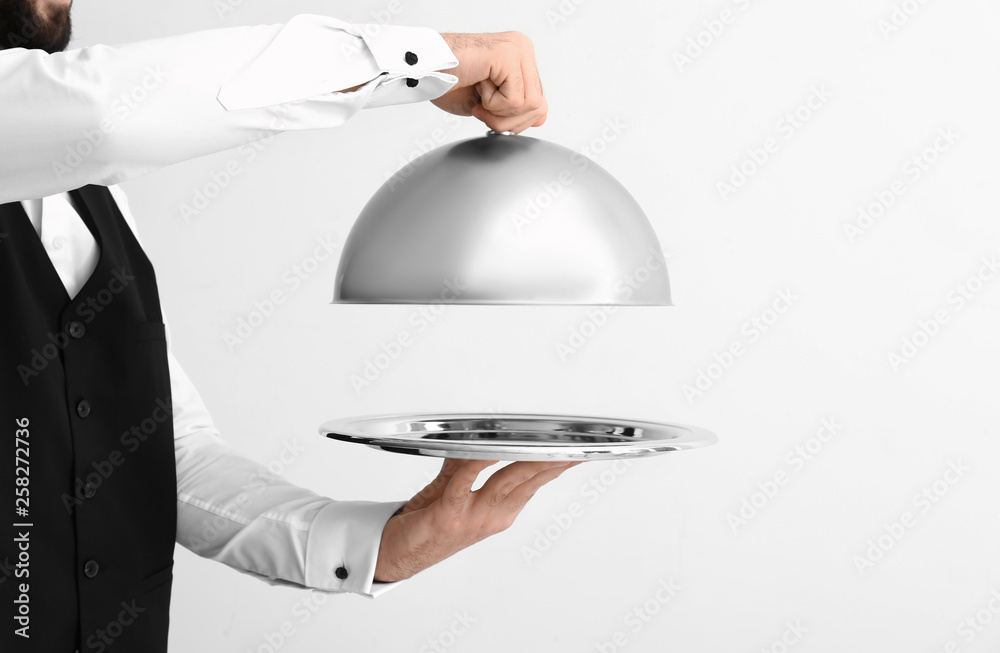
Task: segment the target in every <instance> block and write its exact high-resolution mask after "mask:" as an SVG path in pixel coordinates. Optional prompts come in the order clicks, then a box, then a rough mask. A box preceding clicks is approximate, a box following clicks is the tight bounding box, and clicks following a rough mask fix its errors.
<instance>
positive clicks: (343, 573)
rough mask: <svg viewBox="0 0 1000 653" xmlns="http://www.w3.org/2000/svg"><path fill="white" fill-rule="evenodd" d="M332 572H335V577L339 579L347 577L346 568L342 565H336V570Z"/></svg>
mask: <svg viewBox="0 0 1000 653" xmlns="http://www.w3.org/2000/svg"><path fill="white" fill-rule="evenodd" d="M333 573H335V574H337V578H339V579H340V580H344V579H345V578H347V569H345V568H344V567H337V571H335V572H333Z"/></svg>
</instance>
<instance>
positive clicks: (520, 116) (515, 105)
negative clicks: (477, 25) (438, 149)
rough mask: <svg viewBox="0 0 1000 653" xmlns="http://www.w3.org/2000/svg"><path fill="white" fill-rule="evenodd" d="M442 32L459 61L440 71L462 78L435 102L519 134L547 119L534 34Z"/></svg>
mask: <svg viewBox="0 0 1000 653" xmlns="http://www.w3.org/2000/svg"><path fill="white" fill-rule="evenodd" d="M441 36H442V38H444V40H445V42H447V43H448V46H449V47H451V50H452V52H454V53H455V56H456V57H457V58H458V61H459V62H460V63H459V64H458V67H457V68H451V69H449V70H444V71H442V72H446V73H450V74H452V75H455V76H456V77H458V83H457V84H455V86H454V87H453V88H452V89H451V90H450V91H448V92H447V93H445V94H444V95H442V96H441V97H439V98H438V99H436V100H434V104H436V105H437V106H438V107H440V108H441V109H444V110H445V111H448V112H449V113H454V114H457V115H460V116H475V117H476V118H478V119H479V120H482V121H483V122H484V123H486V124H487V125H488V126H489V128H490V129H492V130H494V131H498V132H499V131H512V132H516V133H518V132H522V131H524V130H525V129H527V128H528V127H540V126H541V125H542V124H543V123H544V122H545V117H546V115H547V114H548V110H549V107H548V103H546V101H545V94H544V93H543V92H542V81H541V79H540V78H539V76H538V67H537V66H536V65H535V48H534V46H533V45H532V43H531V39H529V38H528V37H527V36H525V35H524V34H521V33H520V32H501V33H499V34H442V35H441Z"/></svg>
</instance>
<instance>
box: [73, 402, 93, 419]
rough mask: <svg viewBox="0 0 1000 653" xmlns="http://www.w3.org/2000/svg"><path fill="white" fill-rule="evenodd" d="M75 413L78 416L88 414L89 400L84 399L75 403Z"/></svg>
mask: <svg viewBox="0 0 1000 653" xmlns="http://www.w3.org/2000/svg"><path fill="white" fill-rule="evenodd" d="M76 414H77V415H79V416H80V417H86V416H87V415H89V414H90V402H89V401H87V400H86V399H84V400H83V401H81V402H80V403H78V404H77V405H76Z"/></svg>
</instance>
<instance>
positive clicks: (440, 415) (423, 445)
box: [318, 412, 718, 460]
mask: <svg viewBox="0 0 1000 653" xmlns="http://www.w3.org/2000/svg"><path fill="white" fill-rule="evenodd" d="M477 418H478V419H491V418H492V419H508V420H516V419H525V420H531V419H538V420H550V421H555V420H559V421H575V422H595V423H608V424H614V425H621V426H625V427H642V428H647V429H648V428H653V427H655V428H659V429H663V428H669V429H679V430H681V431H683V432H684V433H683V434H682V435H680V436H679V437H678V438H675V439H662V440H654V439H649V440H642V439H640V440H633V441H624V442H593V443H588V442H576V443H574V442H560V443H552V442H531V441H525V442H519V441H507V442H505V441H503V440H478V441H477V440H439V439H434V438H412V439H406V438H403V437H400V436H402V435H405V434H402V433H401V434H393V435H388V436H387V435H370V434H360V433H357V432H356V431H355V432H353V433H352V432H350V431H351V430H352V429H351V428H350V426H352V425H357V424H363V423H364V422H372V421H379V422H386V421H410V422H414V421H423V420H427V421H432V420H435V419H436V420H447V419H477ZM318 430H319V433H320V434H321V435H324V436H326V437H328V438H330V439H333V440H339V441H342V442H348V443H355V444H364V445H367V446H369V447H372V448H375V449H382V450H388V451H390V452H392V453H409V454H414V455H430V456H437V454H439V453H445V454H447V453H452V454H456V457H457V456H458V455H459V454H475V455H481V456H486V457H490V455H491V454H498V455H502V456H511V457H508V458H500V459H507V460H520V459H531V456H538V457H540V458H539V459H542V458H544V459H551V458H553V457H557V456H565V457H567V458H566V459H583V458H597V457H600V456H602V455H605V456H609V457H612V458H617V457H644V456H652V455H658V454H663V453H668V452H670V451H680V450H687V449H696V448H701V447H707V446H711V445H713V444H715V443H717V442H718V437H717V436H716V435H715V433H713V432H711V431H709V430H707V429H705V428H702V427H698V426H691V425H688V424H680V423H676V422H659V421H652V420H638V419H633V418H618V417H597V416H591V415H556V414H552V413H489V412H420V413H390V414H381V415H377V414H367V415H357V416H351V417H342V418H337V419H332V420H327V421H326V422H323V423H322V424H321V425H320V427H319V429H318ZM387 448H388V449H387ZM425 452H426V453H425ZM439 457H442V456H439ZM494 457H495V456H494ZM484 459H485V458H484Z"/></svg>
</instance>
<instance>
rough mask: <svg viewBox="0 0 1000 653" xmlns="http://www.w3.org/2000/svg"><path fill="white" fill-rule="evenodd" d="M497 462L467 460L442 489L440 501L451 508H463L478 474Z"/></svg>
mask: <svg viewBox="0 0 1000 653" xmlns="http://www.w3.org/2000/svg"><path fill="white" fill-rule="evenodd" d="M497 462H498V461H496V460H469V461H466V462H464V463H463V464H462V465H461V466H459V467H458V469H456V470H455V472H454V475H453V476H452V477H451V480H450V481H449V482H448V485H447V487H445V489H444V495H443V496H442V499H443V500H444V501H445V503H446V504H447V505H448V506H449V507H451V508H461V507H462V506H464V505H465V504H466V502H468V500H469V497H470V496H471V494H472V486H473V485H474V484H475V483H476V479H477V478H479V473H480V472H481V471H483V470H484V469H486V468H487V467H489V466H490V465H495V464H496V463H497Z"/></svg>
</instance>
